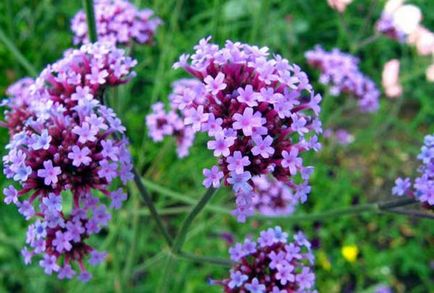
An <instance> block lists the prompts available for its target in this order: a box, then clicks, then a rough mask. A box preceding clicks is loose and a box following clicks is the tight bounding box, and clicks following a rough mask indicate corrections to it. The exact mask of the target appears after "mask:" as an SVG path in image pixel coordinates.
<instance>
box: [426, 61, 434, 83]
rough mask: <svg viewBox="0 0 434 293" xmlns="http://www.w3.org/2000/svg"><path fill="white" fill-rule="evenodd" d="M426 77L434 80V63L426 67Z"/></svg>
mask: <svg viewBox="0 0 434 293" xmlns="http://www.w3.org/2000/svg"><path fill="white" fill-rule="evenodd" d="M426 79H427V80H428V81H431V82H434V64H431V65H430V66H429V67H428V68H427V69H426Z"/></svg>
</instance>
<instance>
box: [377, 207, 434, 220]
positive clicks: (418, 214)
mask: <svg viewBox="0 0 434 293" xmlns="http://www.w3.org/2000/svg"><path fill="white" fill-rule="evenodd" d="M384 213H394V214H399V215H405V216H409V217H415V218H421V219H434V214H433V213H431V214H428V213H421V212H419V211H409V210H403V209H390V210H385V211H384Z"/></svg>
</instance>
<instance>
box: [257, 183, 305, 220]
mask: <svg viewBox="0 0 434 293" xmlns="http://www.w3.org/2000/svg"><path fill="white" fill-rule="evenodd" d="M252 181H253V185H254V187H253V197H252V201H253V206H254V209H255V210H256V211H257V212H259V213H260V214H262V215H265V216H270V217H272V216H287V215H290V214H292V213H293V212H294V209H295V206H296V205H297V203H298V202H299V201H302V199H299V198H297V197H296V196H295V195H294V193H295V192H296V191H295V190H293V189H291V188H290V187H289V186H288V185H286V184H285V183H283V182H281V181H278V180H276V179H275V178H273V177H271V176H267V175H262V176H256V177H254V178H253V179H252Z"/></svg>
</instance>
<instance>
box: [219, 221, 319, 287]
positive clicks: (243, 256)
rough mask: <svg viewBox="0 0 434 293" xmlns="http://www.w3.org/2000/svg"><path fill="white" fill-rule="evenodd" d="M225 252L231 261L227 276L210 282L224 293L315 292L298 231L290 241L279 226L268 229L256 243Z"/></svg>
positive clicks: (308, 252)
mask: <svg viewBox="0 0 434 293" xmlns="http://www.w3.org/2000/svg"><path fill="white" fill-rule="evenodd" d="M229 253H230V255H231V260H232V261H233V262H234V263H233V265H232V268H231V270H230V276H229V277H228V278H226V279H224V280H218V281H212V283H213V284H216V285H221V286H223V287H224V292H228V293H229V292H252V293H253V292H254V293H265V292H273V293H283V292H306V293H308V292H316V290H315V274H314V273H313V271H312V267H313V265H314V256H313V254H312V252H311V244H310V242H309V241H308V240H306V238H305V236H304V234H303V233H301V232H298V233H297V234H295V235H294V237H293V241H290V239H288V233H286V232H283V231H282V229H281V228H280V227H278V226H277V227H275V228H269V229H267V230H265V231H262V232H261V233H260V236H259V237H258V239H257V240H256V241H255V240H253V239H251V238H247V239H246V240H245V241H244V242H243V243H237V244H235V245H234V246H233V247H231V248H230V249H229Z"/></svg>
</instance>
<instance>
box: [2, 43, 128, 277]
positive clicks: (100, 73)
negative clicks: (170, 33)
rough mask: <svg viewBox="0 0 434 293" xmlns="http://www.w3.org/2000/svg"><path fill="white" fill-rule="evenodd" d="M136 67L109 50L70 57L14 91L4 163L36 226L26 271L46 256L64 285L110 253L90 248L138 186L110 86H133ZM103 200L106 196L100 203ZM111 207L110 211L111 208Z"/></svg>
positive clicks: (17, 200)
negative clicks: (110, 102)
mask: <svg viewBox="0 0 434 293" xmlns="http://www.w3.org/2000/svg"><path fill="white" fill-rule="evenodd" d="M135 63H136V62H135V61H134V60H132V59H131V58H129V57H126V56H125V54H124V51H123V50H120V49H116V48H115V47H114V46H112V45H108V44H99V43H96V44H88V45H84V46H82V47H81V48H80V49H78V50H70V51H68V52H67V53H66V54H65V56H64V58H63V59H61V60H60V61H58V62H56V63H54V64H52V65H49V66H47V68H46V69H44V70H43V71H42V73H41V74H40V75H39V77H38V78H37V79H36V80H35V81H34V82H33V81H31V80H30V79H25V80H24V81H20V82H19V83H18V84H16V85H14V86H12V87H11V88H10V89H9V91H8V93H9V95H10V98H9V99H8V100H6V101H5V102H4V105H5V106H6V107H8V110H6V111H5V122H4V123H3V125H4V126H6V127H7V128H8V129H9V132H10V135H11V139H10V142H9V144H8V145H7V149H8V150H9V152H8V154H7V155H5V156H4V157H3V164H4V174H5V175H6V177H7V178H9V179H12V180H14V181H15V184H14V185H10V186H8V187H6V188H5V189H4V191H3V192H4V194H5V196H6V197H5V199H4V201H5V203H7V204H15V205H16V206H17V207H18V209H19V212H20V213H21V214H22V215H23V216H24V217H25V219H26V220H29V221H33V223H32V224H31V225H30V226H29V228H28V231H27V239H26V243H27V246H26V247H25V248H24V249H23V250H22V254H23V256H24V259H25V263H26V264H29V263H31V261H32V258H33V257H34V256H35V255H40V256H41V257H42V259H41V260H40V261H39V264H40V266H41V267H43V268H44V270H45V272H46V273H47V274H52V273H53V272H56V273H57V274H58V277H59V278H60V279H64V278H68V279H70V278H72V277H73V276H74V275H76V274H77V273H78V272H79V274H78V277H79V279H80V280H82V281H88V280H89V279H90V278H91V274H90V273H89V272H88V270H87V269H86V267H85V263H84V262H85V259H88V262H89V264H91V265H96V264H98V263H100V262H101V261H103V260H104V258H105V256H106V253H104V252H99V251H97V250H95V249H94V248H92V247H91V246H89V245H88V244H86V240H87V239H88V238H89V237H90V236H91V235H92V234H96V233H99V232H100V231H101V229H103V228H104V227H106V226H107V225H108V222H109V220H110V219H111V214H110V212H109V208H113V209H118V208H120V207H121V205H122V202H123V201H124V200H126V198H127V195H126V194H125V193H124V192H123V190H122V188H117V187H116V186H118V185H120V184H126V183H127V182H128V181H129V180H130V179H132V173H131V169H132V163H131V157H130V153H129V151H128V141H127V139H126V138H125V136H124V131H125V128H124V127H123V126H122V123H121V121H120V120H119V119H118V118H117V117H116V114H115V113H114V112H113V111H112V110H111V109H110V108H108V107H106V106H104V105H103V104H102V103H101V102H100V101H101V100H102V97H103V95H104V91H105V90H106V89H107V88H108V87H110V86H116V85H119V84H122V83H125V82H127V81H128V80H129V79H130V78H131V77H132V76H133V72H132V67H133V66H134V65H135ZM98 195H101V196H102V198H100V197H99V196H98ZM108 205H109V206H108Z"/></svg>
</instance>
